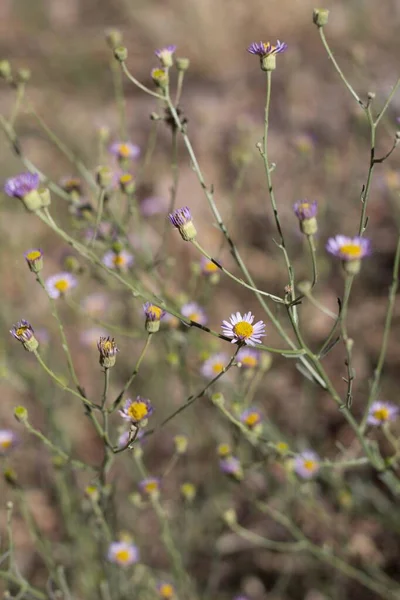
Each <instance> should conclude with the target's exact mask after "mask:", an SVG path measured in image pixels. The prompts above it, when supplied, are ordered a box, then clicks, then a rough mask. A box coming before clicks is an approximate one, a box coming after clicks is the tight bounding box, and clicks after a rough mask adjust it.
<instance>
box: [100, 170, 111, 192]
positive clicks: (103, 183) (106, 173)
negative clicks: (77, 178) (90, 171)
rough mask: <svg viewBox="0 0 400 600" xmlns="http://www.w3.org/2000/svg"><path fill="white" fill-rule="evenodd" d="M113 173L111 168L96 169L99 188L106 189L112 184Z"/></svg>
mask: <svg viewBox="0 0 400 600" xmlns="http://www.w3.org/2000/svg"><path fill="white" fill-rule="evenodd" d="M112 179H113V172H112V170H111V169H110V167H97V169H96V181H97V184H98V186H99V187H101V188H102V189H105V188H107V187H109V186H110V185H111V183H112Z"/></svg>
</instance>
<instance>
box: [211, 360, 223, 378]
mask: <svg viewBox="0 0 400 600" xmlns="http://www.w3.org/2000/svg"><path fill="white" fill-rule="evenodd" d="M223 369H224V365H223V364H222V363H220V362H216V363H214V364H213V366H212V370H213V371H214V373H216V374H217V375H218V373H221V371H223Z"/></svg>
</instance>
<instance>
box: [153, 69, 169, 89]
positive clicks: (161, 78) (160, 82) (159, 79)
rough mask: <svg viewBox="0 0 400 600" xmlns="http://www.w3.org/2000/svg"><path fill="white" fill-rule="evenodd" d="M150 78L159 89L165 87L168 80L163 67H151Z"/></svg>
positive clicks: (166, 72)
mask: <svg viewBox="0 0 400 600" xmlns="http://www.w3.org/2000/svg"><path fill="white" fill-rule="evenodd" d="M151 78H152V80H153V81H154V83H155V84H156V86H157V87H158V88H160V90H166V89H167V87H168V81H169V77H168V71H166V70H165V69H161V68H160V67H157V68H155V69H152V71H151Z"/></svg>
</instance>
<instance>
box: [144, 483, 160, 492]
mask: <svg viewBox="0 0 400 600" xmlns="http://www.w3.org/2000/svg"><path fill="white" fill-rule="evenodd" d="M144 489H145V490H146V492H147V493H148V494H151V493H152V492H156V491H157V490H158V481H149V482H147V483H146V485H145V486H144Z"/></svg>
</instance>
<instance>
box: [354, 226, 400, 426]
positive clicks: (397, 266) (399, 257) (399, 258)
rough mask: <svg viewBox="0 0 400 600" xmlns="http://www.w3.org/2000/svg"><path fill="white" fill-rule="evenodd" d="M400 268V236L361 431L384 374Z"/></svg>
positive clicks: (365, 423) (365, 424)
mask: <svg viewBox="0 0 400 600" xmlns="http://www.w3.org/2000/svg"><path fill="white" fill-rule="evenodd" d="M399 270H400V236H399V238H398V240H397V247H396V254H395V258H394V263H393V279H392V284H391V286H390V290H389V299H388V308H387V312H386V319H385V326H384V330H383V338H382V344H381V349H380V352H379V358H378V363H377V365H376V368H375V370H374V376H373V380H372V385H371V389H370V393H369V395H368V400H367V406H366V408H365V413H364V416H363V418H362V421H361V424H360V430H361V432H364V431H365V428H366V426H367V418H368V413H369V410H370V408H371V405H372V403H373V402H374V400H375V399H376V395H377V392H378V389H379V382H380V379H381V375H382V369H383V366H384V364H385V359H386V353H387V348H388V343H389V336H390V331H391V328H392V321H393V313H394V307H395V303H396V294H397V289H398V287H399Z"/></svg>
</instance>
